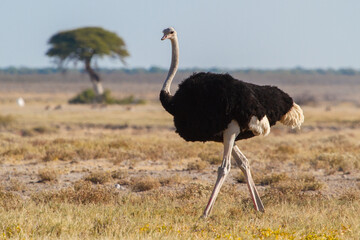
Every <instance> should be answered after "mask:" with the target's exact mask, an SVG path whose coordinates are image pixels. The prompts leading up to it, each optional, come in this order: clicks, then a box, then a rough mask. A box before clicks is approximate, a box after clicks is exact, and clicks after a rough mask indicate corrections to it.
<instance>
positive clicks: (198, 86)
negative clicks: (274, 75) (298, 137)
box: [160, 27, 304, 218]
mask: <svg viewBox="0 0 360 240" xmlns="http://www.w3.org/2000/svg"><path fill="white" fill-rule="evenodd" d="M163 33H164V36H163V37H162V38H161V40H165V39H170V41H171V46H172V58H171V65H170V69H169V73H168V75H167V78H166V80H165V82H164V85H163V87H162V89H161V92H160V101H161V104H162V106H163V107H164V108H165V110H166V111H167V112H169V113H170V114H171V115H172V116H173V117H174V124H175V127H176V132H177V133H178V134H179V135H180V136H181V137H182V138H183V139H185V140H186V141H202V142H206V141H216V142H223V144H224V153H223V161H222V164H221V166H220V167H219V168H218V176H217V180H216V183H215V187H214V189H213V191H212V194H211V196H210V199H209V202H208V204H207V205H206V207H205V210H204V213H203V215H202V217H204V218H206V217H207V216H209V214H210V212H211V210H212V208H213V206H214V203H215V200H216V197H217V195H218V194H219V192H220V188H221V186H222V185H223V183H224V181H225V178H226V176H227V175H228V174H229V172H230V168H231V156H233V157H234V159H235V161H236V163H237V165H238V166H239V167H240V169H241V171H242V172H243V173H244V175H245V179H246V183H247V186H248V189H249V191H250V196H251V198H252V201H253V203H254V207H255V209H256V210H257V211H262V212H263V211H264V205H263V203H262V202H261V199H260V197H259V194H258V191H257V190H256V187H255V183H254V181H253V179H252V176H251V172H250V165H249V161H248V160H247V158H246V157H245V155H244V154H243V153H242V152H241V151H240V149H239V147H238V146H236V144H235V142H236V141H237V140H241V139H247V138H251V137H254V136H258V135H263V136H266V135H268V134H269V133H270V126H272V125H274V124H275V123H276V122H277V121H280V122H281V123H283V124H284V125H287V126H291V127H292V128H295V127H298V128H300V125H301V124H302V123H303V122H304V115H303V111H302V109H301V108H300V107H299V105H297V104H296V103H295V102H294V101H293V100H292V98H291V97H290V96H289V95H288V94H286V93H285V92H283V91H281V90H280V89H278V88H277V87H273V86H258V85H255V84H251V83H246V82H243V81H240V80H237V79H234V78H233V77H232V76H230V75H229V74H214V73H204V72H200V73H194V74H193V75H191V76H190V77H189V78H187V79H185V80H184V81H183V82H182V83H181V84H179V88H178V90H177V92H176V93H175V94H174V95H171V93H170V86H171V82H172V80H173V78H174V76H175V74H176V71H177V68H178V64H179V44H178V39H177V33H176V31H175V29H174V28H172V27H170V28H166V29H164V30H163Z"/></svg>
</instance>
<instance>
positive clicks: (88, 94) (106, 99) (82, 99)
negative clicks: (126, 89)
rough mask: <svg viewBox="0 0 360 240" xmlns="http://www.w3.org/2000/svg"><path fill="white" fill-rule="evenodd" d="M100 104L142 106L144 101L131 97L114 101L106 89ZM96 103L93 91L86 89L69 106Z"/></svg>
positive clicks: (71, 100)
mask: <svg viewBox="0 0 360 240" xmlns="http://www.w3.org/2000/svg"><path fill="white" fill-rule="evenodd" d="M100 99H101V103H105V104H144V103H145V100H143V99H135V97H134V96H133V95H130V96H128V97H125V98H123V99H116V98H114V97H113V96H112V95H111V91H110V90H109V89H106V90H105V91H104V93H103V94H102V95H101V98H100ZM95 102H97V99H96V94H95V92H94V90H93V89H91V88H88V89H85V90H84V91H82V92H81V93H79V94H78V95H76V96H75V97H73V98H72V99H70V100H69V103H70V104H91V103H95Z"/></svg>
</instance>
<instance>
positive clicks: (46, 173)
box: [38, 168, 59, 182]
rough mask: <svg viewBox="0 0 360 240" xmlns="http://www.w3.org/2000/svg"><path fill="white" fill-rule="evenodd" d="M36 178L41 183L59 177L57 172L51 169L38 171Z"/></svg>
mask: <svg viewBox="0 0 360 240" xmlns="http://www.w3.org/2000/svg"><path fill="white" fill-rule="evenodd" d="M38 176H39V178H40V181H41V182H47V181H54V180H56V179H57V178H58V176H59V171H57V170H56V169H51V168H43V169H39V171H38Z"/></svg>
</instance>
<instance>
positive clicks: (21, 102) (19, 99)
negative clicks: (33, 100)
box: [16, 97, 25, 107]
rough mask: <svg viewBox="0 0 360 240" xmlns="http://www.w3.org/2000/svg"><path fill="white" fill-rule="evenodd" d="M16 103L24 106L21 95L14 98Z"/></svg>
mask: <svg viewBox="0 0 360 240" xmlns="http://www.w3.org/2000/svg"><path fill="white" fill-rule="evenodd" d="M16 102H17V104H18V105H19V107H24V106H25V101H24V99H23V98H22V97H19V98H18V99H17V100H16Z"/></svg>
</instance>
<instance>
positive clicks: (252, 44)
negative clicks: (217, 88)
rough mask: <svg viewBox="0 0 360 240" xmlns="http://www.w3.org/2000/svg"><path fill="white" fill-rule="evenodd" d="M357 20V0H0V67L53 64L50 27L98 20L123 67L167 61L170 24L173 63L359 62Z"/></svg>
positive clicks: (114, 63)
mask: <svg viewBox="0 0 360 240" xmlns="http://www.w3.org/2000/svg"><path fill="white" fill-rule="evenodd" d="M359 23H360V1H358V0H291V1H289V0H271V1H270V0H247V1H243V0H222V1H220V0H182V1H175V0H152V1H150V0H102V1H99V0H61V1H60V0H57V1H56V0H32V1H29V0H0V29H1V32H0V67H1V68H2V67H8V66H15V67H22V66H24V67H51V66H55V65H54V64H53V63H52V61H51V59H50V58H48V57H47V56H45V52H46V51H47V49H48V48H49V47H50V46H49V45H48V43H47V41H48V39H49V38H50V37H51V36H52V35H53V34H55V33H57V32H59V31H62V30H70V29H74V28H78V27H85V26H98V27H103V28H105V29H107V30H109V31H112V32H115V33H117V34H118V35H119V36H121V37H122V38H123V39H124V40H125V43H126V45H127V49H128V51H129V52H130V55H131V56H130V57H129V58H127V59H126V62H127V67H130V68H134V67H146V68H148V67H150V66H159V67H163V68H168V67H169V65H170V59H171V45H170V42H169V41H168V40H167V41H160V38H161V37H162V30H163V29H164V28H166V27H169V26H172V27H174V28H175V29H176V31H177V33H178V38H179V45H180V65H179V67H180V68H193V67H200V68H210V67H219V68H229V69H234V68H266V69H274V68H292V67H297V66H301V67H304V68H335V69H337V68H343V67H350V68H355V69H359V68H360V57H359V56H360V27H359ZM97 65H98V66H100V67H116V68H117V67H123V65H122V63H121V62H120V61H114V60H109V59H101V60H98V62H97Z"/></svg>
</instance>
